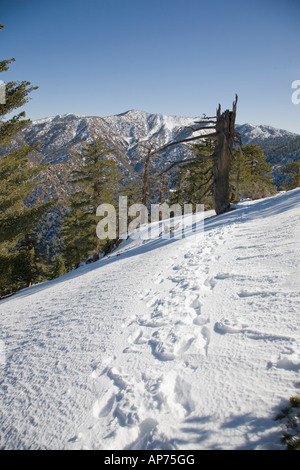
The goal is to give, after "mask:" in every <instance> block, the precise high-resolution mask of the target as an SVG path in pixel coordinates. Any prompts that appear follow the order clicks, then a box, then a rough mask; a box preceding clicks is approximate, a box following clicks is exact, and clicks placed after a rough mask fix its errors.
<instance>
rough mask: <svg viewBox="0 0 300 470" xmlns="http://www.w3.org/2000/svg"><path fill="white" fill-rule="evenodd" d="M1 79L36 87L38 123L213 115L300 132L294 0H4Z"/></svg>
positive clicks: (299, 50)
mask: <svg viewBox="0 0 300 470" xmlns="http://www.w3.org/2000/svg"><path fill="white" fill-rule="evenodd" d="M0 12H1V18H0V22H1V23H2V24H4V25H5V29H3V30H2V31H1V32H0V38H1V39H0V45H1V59H8V58H11V57H14V58H15V59H16V62H14V63H13V64H12V65H11V67H10V70H9V71H8V72H4V73H2V74H1V77H0V78H1V79H2V80H4V81H5V82H7V81H10V80H28V81H30V82H31V83H32V84H34V85H38V86H39V90H37V91H35V92H33V93H32V94H31V97H32V100H31V101H30V103H28V104H27V105H26V106H25V108H24V109H25V111H26V113H27V116H28V117H29V118H31V119H39V118H43V117H46V116H54V115H57V114H65V113H68V112H71V113H77V114H84V115H93V116H107V115H111V114H117V113H121V112H124V111H127V110H128V109H139V110H143V111H148V112H153V113H162V114H170V115H181V116H199V115H201V114H203V113H206V114H207V115H214V114H215V109H216V107H217V105H218V103H221V105H222V108H223V109H225V108H228V107H231V105H232V101H233V99H234V96H235V93H237V94H238V96H239V104H238V116H237V122H238V123H240V124H242V123H245V122H250V123H252V124H269V125H272V126H274V127H280V128H284V129H287V130H291V131H294V132H297V133H300V105H295V104H293V103H292V101H291V96H292V91H293V90H292V88H291V84H292V82H293V81H294V80H300V27H299V20H300V1H299V0H251V1H250V0H248V1H244V0H238V1H237V0H224V1H223V0H222V1H219V0H214V1H207V0H206V1H202V0H149V1H146V0H139V1H137V0H122V1H121V0H106V1H103V0H97V1H96V0H85V1H77V0H73V1H71V0H60V1H58V0H51V1H49V2H48V1H43V0H6V1H5V0H2V2H1V6H0Z"/></svg>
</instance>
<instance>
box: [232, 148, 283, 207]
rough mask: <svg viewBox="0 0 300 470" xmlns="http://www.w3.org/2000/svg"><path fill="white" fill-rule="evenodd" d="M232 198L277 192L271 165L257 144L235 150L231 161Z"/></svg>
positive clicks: (261, 195) (253, 196)
mask: <svg viewBox="0 0 300 470" xmlns="http://www.w3.org/2000/svg"><path fill="white" fill-rule="evenodd" d="M230 177H231V187H232V190H233V193H234V195H233V197H232V199H234V200H236V201H238V200H239V198H240V196H241V195H242V196H243V197H246V198H251V199H258V198H263V197H267V196H271V195H273V194H275V192H276V189H275V186H274V184H273V181H272V171H271V166H270V165H269V164H268V163H267V161H266V158H265V156H264V153H263V150H262V149H261V148H260V147H258V146H257V145H253V144H248V145H246V146H242V148H241V149H238V150H235V151H234V158H233V160H232V163H231V175H230Z"/></svg>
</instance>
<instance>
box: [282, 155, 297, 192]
mask: <svg viewBox="0 0 300 470" xmlns="http://www.w3.org/2000/svg"><path fill="white" fill-rule="evenodd" d="M280 171H281V172H282V173H283V174H284V175H286V176H287V180H286V181H285V182H284V184H283V188H284V189H287V190H289V189H294V188H299V187H300V161H295V162H289V163H288V164H287V165H286V166H285V167H283V168H282V169H281V170H280Z"/></svg>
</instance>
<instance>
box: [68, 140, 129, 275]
mask: <svg viewBox="0 0 300 470" xmlns="http://www.w3.org/2000/svg"><path fill="white" fill-rule="evenodd" d="M111 153H112V150H109V149H107V147H106V145H105V143H104V141H103V140H102V139H101V138H97V139H95V140H94V141H93V142H91V143H89V144H87V145H86V147H85V148H84V149H83V152H82V153H81V154H80V157H81V158H82V160H83V166H82V168H81V169H80V170H77V171H75V172H74V175H73V180H72V181H73V182H74V183H76V184H77V185H79V186H80V188H81V189H80V190H79V191H77V192H76V193H75V194H74V195H73V197H72V198H71V201H70V214H69V215H67V216H66V217H65V226H64V230H63V245H64V257H65V259H66V265H67V267H70V266H72V267H75V268H76V267H78V266H79V264H80V263H81V262H82V261H84V260H85V259H86V258H87V256H88V255H93V261H97V260H98V259H99V252H100V251H101V250H102V251H103V250H105V246H106V245H107V242H106V241H103V240H99V239H98V237H97V235H96V225H97V223H98V221H99V218H98V217H97V216H96V212H97V208H98V206H99V205H100V204H104V203H106V204H112V203H114V202H115V200H114V198H115V191H116V187H117V185H118V180H119V178H120V175H119V173H118V171H117V164H116V162H115V160H113V159H112V158H107V157H108V156H109V155H110V154H111Z"/></svg>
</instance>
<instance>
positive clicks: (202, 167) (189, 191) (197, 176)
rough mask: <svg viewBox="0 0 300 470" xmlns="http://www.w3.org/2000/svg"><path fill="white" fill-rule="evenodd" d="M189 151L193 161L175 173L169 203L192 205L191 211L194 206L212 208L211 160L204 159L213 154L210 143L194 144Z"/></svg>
mask: <svg viewBox="0 0 300 470" xmlns="http://www.w3.org/2000/svg"><path fill="white" fill-rule="evenodd" d="M191 149H192V151H193V153H194V156H195V161H193V162H191V163H186V164H185V165H183V166H181V167H180V168H179V170H178V171H177V178H176V189H175V191H174V192H173V193H172V196H171V198H170V203H171V204H174V203H180V204H192V205H193V210H195V209H196V204H204V206H205V208H206V209H210V208H212V206H213V201H212V195H211V194H212V191H211V182H212V178H213V175H212V160H211V159H210V158H206V157H209V156H211V155H212V153H213V144H212V142H211V141H207V142H202V143H199V144H194V145H192V146H191Z"/></svg>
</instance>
